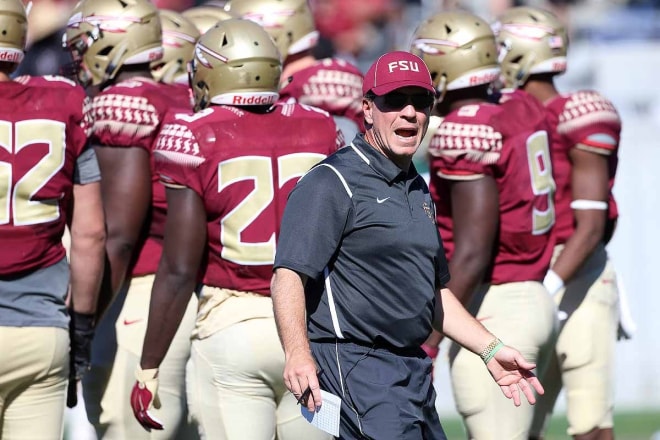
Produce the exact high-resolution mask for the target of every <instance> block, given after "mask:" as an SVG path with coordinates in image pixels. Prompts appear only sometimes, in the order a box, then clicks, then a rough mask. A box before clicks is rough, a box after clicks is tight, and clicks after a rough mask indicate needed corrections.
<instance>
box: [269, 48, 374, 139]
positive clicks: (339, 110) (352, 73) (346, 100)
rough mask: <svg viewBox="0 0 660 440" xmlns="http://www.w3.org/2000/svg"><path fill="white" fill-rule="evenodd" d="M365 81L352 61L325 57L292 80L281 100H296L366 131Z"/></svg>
mask: <svg viewBox="0 0 660 440" xmlns="http://www.w3.org/2000/svg"><path fill="white" fill-rule="evenodd" d="M362 78H363V75H362V72H360V70H359V69H358V68H357V67H355V66H354V65H352V64H350V63H349V62H347V61H344V60H342V59H339V58H325V59H322V60H318V61H316V62H315V63H314V64H313V65H311V66H309V67H307V68H305V69H302V70H300V71H298V72H296V73H294V74H293V75H292V76H291V77H289V83H288V84H287V85H286V86H284V87H282V89H281V90H280V101H281V102H290V100H291V99H292V98H293V99H295V100H296V101H298V102H300V103H301V104H307V105H313V106H315V107H319V108H322V109H323V110H325V111H327V112H328V113H330V115H332V116H343V117H346V118H348V119H350V120H352V121H353V122H355V123H356V124H357V126H358V127H359V128H360V131H364V120H363V113H362ZM349 140H350V139H349Z"/></svg>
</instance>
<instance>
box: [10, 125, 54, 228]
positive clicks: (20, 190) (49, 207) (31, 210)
mask: <svg viewBox="0 0 660 440" xmlns="http://www.w3.org/2000/svg"><path fill="white" fill-rule="evenodd" d="M65 130H66V127H65V124H64V123H63V122H57V121H51V120H47V119H32V120H28V121H20V122H16V123H11V122H7V121H0V148H2V149H3V150H5V151H7V153H9V154H10V155H17V154H18V153H20V151H21V150H23V149H24V148H26V147H29V146H31V145H34V144H37V143H39V144H46V145H47V146H48V153H46V155H45V156H44V157H42V158H41V160H40V161H39V162H37V163H36V164H35V165H34V166H33V167H32V168H30V170H28V171H27V172H26V173H25V174H24V175H23V177H21V178H20V179H19V180H18V181H17V182H16V184H15V185H14V184H13V169H12V164H11V163H7V162H1V161H0V225H6V224H8V223H9V222H10V220H11V218H12V216H11V213H13V224H14V225H16V226H26V225H36V224H39V223H47V222H50V221H54V220H57V219H58V218H59V217H60V207H59V204H58V203H57V201H56V200H52V201H33V200H32V198H33V197H34V195H35V194H36V193H37V192H38V191H39V190H40V189H41V188H43V187H44V186H46V185H47V184H48V182H49V181H50V179H51V178H52V177H53V176H54V175H55V174H56V173H57V172H58V171H59V170H60V169H61V168H62V166H63V165H64V158H65V155H64V150H65V133H66V131H65Z"/></svg>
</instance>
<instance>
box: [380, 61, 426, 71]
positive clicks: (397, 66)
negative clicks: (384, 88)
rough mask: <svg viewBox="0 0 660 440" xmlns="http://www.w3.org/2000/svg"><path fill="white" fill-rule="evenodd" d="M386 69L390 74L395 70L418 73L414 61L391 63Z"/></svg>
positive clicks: (417, 66) (417, 67)
mask: <svg viewBox="0 0 660 440" xmlns="http://www.w3.org/2000/svg"><path fill="white" fill-rule="evenodd" d="M387 69H388V70H389V72H390V73H392V72H394V71H395V70H403V71H410V72H419V64H418V63H417V62H416V61H405V60H402V61H392V62H391V63H389V64H388V65H387Z"/></svg>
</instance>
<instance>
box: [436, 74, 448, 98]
mask: <svg viewBox="0 0 660 440" xmlns="http://www.w3.org/2000/svg"><path fill="white" fill-rule="evenodd" d="M435 89H436V90H437V91H438V97H437V98H436V102H442V101H443V100H444V99H445V95H446V94H447V76H446V75H444V74H443V75H442V76H441V77H440V82H439V83H438V87H436V88H435Z"/></svg>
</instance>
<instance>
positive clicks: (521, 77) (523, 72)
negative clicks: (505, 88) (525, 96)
mask: <svg viewBox="0 0 660 440" xmlns="http://www.w3.org/2000/svg"><path fill="white" fill-rule="evenodd" d="M535 58H536V56H535V55H534V53H533V52H532V53H531V54H530V56H529V59H528V60H527V62H526V63H525V64H520V69H518V72H517V73H516V78H515V81H516V83H515V84H514V86H515V88H516V89H518V88H520V87H521V86H522V85H524V84H525V81H527V78H529V72H530V71H531V70H532V66H533V65H534V61H535Z"/></svg>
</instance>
